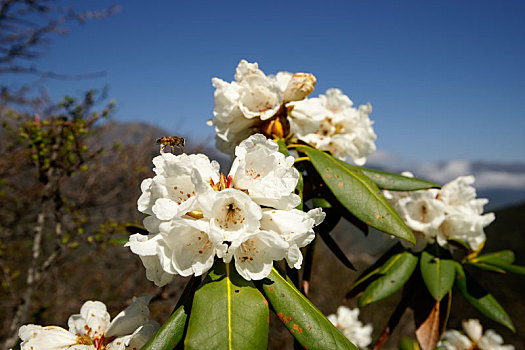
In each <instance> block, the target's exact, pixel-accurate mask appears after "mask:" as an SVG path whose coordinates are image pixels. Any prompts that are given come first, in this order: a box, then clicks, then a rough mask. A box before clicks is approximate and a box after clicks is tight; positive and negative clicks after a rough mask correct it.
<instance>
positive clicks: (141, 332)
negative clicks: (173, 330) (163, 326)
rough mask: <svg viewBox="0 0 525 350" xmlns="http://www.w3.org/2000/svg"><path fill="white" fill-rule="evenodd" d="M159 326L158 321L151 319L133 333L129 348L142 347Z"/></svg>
mask: <svg viewBox="0 0 525 350" xmlns="http://www.w3.org/2000/svg"><path fill="white" fill-rule="evenodd" d="M159 328H160V325H159V324H158V323H157V322H155V321H151V320H149V321H148V322H147V323H145V324H144V325H143V326H142V327H140V328H138V329H137V330H136V331H135V333H133V334H132V335H131V339H129V340H128V344H127V349H141V348H142V347H143V346H144V345H145V344H146V343H147V342H148V340H149V339H150V338H151V337H153V335H154V334H155V332H157V330H158V329H159Z"/></svg>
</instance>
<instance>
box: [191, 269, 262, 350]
mask: <svg viewBox="0 0 525 350" xmlns="http://www.w3.org/2000/svg"><path fill="white" fill-rule="evenodd" d="M268 317H269V314H268V303H267V302H266V300H265V299H264V297H263V295H262V294H261V292H259V290H258V289H257V288H255V286H254V285H253V283H252V282H249V281H246V280H245V279H243V278H242V277H241V276H239V274H238V273H237V272H236V271H235V267H234V266H233V265H230V264H224V263H223V262H222V261H217V262H216V263H215V265H214V266H213V267H212V268H211V270H210V271H209V272H208V275H207V276H206V278H205V279H204V281H203V283H202V284H201V286H200V287H199V289H198V290H197V292H196V293H195V298H194V300H193V306H192V310H191V315H190V320H189V324H188V331H187V334H186V340H185V342H184V343H185V349H266V348H267V344H268Z"/></svg>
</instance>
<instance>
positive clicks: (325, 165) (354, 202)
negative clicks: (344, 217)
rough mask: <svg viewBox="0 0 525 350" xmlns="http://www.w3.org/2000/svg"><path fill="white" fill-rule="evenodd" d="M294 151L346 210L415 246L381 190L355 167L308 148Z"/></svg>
mask: <svg viewBox="0 0 525 350" xmlns="http://www.w3.org/2000/svg"><path fill="white" fill-rule="evenodd" d="M297 151H299V152H303V153H306V154H307V155H308V157H309V158H310V161H311V163H312V164H313V166H314V167H315V169H316V171H317V172H318V173H319V175H320V176H321V177H322V179H323V181H324V182H325V183H326V185H327V186H328V188H329V189H330V191H331V192H332V193H333V195H334V196H335V197H336V198H337V200H338V201H339V202H340V203H341V204H342V205H343V206H344V207H345V208H346V210H348V211H349V212H351V213H352V214H353V215H355V216H356V217H357V218H358V219H359V220H361V221H363V222H365V223H366V224H367V225H369V226H372V227H374V228H376V229H378V230H380V231H383V232H386V233H388V234H391V235H393V236H396V237H399V238H402V239H405V240H407V241H409V242H411V243H414V244H415V242H416V239H415V237H414V234H413V233H412V231H411V230H410V229H409V228H408V226H407V225H406V224H405V223H404V222H403V219H401V217H400V216H399V214H398V213H397V212H396V210H395V209H394V208H393V207H392V205H390V203H389V202H388V201H387V200H386V198H385V197H384V196H383V193H382V192H381V190H379V188H377V186H376V185H375V184H374V183H373V182H372V181H371V180H370V178H369V177H368V176H366V175H365V174H364V173H363V172H362V171H361V170H360V169H359V168H358V167H355V166H352V165H350V164H348V163H345V162H343V161H341V160H339V159H336V158H334V157H332V156H331V155H329V154H327V153H324V152H321V151H319V150H317V149H315V148H311V147H308V146H304V145H301V146H298V147H297Z"/></svg>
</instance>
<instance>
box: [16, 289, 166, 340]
mask: <svg viewBox="0 0 525 350" xmlns="http://www.w3.org/2000/svg"><path fill="white" fill-rule="evenodd" d="M150 300H151V296H145V297H140V298H134V299H133V304H131V305H130V306H128V307H127V308H126V309H125V310H124V311H122V312H120V313H119V314H118V315H117V316H116V317H115V318H114V319H113V321H111V322H110V319H111V317H110V315H109V313H108V312H107V309H106V305H104V304H103V303H101V302H100V301H86V302H85V303H84V305H82V308H81V309H80V314H76V315H71V316H70V317H69V320H68V322H67V323H68V327H69V331H66V330H65V329H64V328H61V327H57V326H47V327H42V326H38V325H34V324H28V325H25V326H22V327H20V330H19V332H18V334H19V337H20V339H22V343H21V344H20V348H21V349H22V350H31V349H48V350H53V349H56V350H59V349H66V348H67V349H76V350H90V349H91V350H95V349H96V350H104V349H106V350H128V349H129V350H131V349H140V348H142V346H144V344H146V342H147V341H148V340H149V338H151V337H152V336H153V334H155V332H156V331H157V329H159V324H158V323H157V322H155V321H152V320H149V319H148V317H149V309H148V303H149V302H150Z"/></svg>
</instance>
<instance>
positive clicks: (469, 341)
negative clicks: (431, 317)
mask: <svg viewBox="0 0 525 350" xmlns="http://www.w3.org/2000/svg"><path fill="white" fill-rule="evenodd" d="M463 330H464V332H465V333H464V334H463V333H461V332H459V331H457V330H455V329H452V330H447V331H446V332H445V333H444V334H443V337H442V338H441V340H440V341H439V344H438V346H441V347H443V348H444V349H446V350H470V349H480V350H514V346H513V345H503V338H502V337H501V336H500V335H499V334H497V333H496V332H494V331H493V330H492V329H489V330H487V331H486V332H485V334H483V327H482V326H481V324H480V323H479V321H478V320H476V319H470V320H468V321H463Z"/></svg>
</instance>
